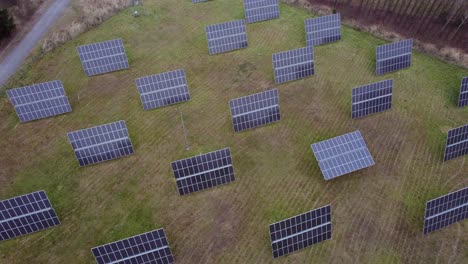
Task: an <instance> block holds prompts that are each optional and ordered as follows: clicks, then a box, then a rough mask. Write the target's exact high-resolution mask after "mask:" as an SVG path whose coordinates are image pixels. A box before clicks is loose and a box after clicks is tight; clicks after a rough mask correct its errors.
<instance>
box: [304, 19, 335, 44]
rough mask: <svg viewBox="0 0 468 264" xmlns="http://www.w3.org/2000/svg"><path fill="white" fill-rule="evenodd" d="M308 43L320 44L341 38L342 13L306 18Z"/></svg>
mask: <svg viewBox="0 0 468 264" xmlns="http://www.w3.org/2000/svg"><path fill="white" fill-rule="evenodd" d="M304 23H305V30H306V43H307V46H318V45H322V44H327V43H330V42H335V41H338V40H341V15H340V14H332V15H328V16H322V17H316V18H310V19H306V20H305V21H304Z"/></svg>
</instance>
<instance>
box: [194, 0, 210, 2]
mask: <svg viewBox="0 0 468 264" xmlns="http://www.w3.org/2000/svg"><path fill="white" fill-rule="evenodd" d="M208 1H209V0H192V3H201V2H208Z"/></svg>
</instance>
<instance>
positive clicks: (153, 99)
mask: <svg viewBox="0 0 468 264" xmlns="http://www.w3.org/2000/svg"><path fill="white" fill-rule="evenodd" d="M136 85H137V88H138V92H139V93H140V100H141V103H142V104H143V108H144V109H145V110H150V109H154V108H158V107H163V106H166V105H172V104H176V103H180V102H184V101H189V100H190V93H189V89H188V86H187V78H186V76H185V71H184V70H182V69H180V70H175V71H170V72H165V73H161V74H156V75H151V76H146V77H143V78H139V79H137V80H136Z"/></svg>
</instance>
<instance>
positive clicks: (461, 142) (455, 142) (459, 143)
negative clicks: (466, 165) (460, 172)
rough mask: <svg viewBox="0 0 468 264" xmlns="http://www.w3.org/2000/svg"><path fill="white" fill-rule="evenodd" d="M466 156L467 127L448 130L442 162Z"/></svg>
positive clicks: (467, 144) (467, 145)
mask: <svg viewBox="0 0 468 264" xmlns="http://www.w3.org/2000/svg"><path fill="white" fill-rule="evenodd" d="M466 154H468V125H464V126H461V127H458V128H455V129H452V130H449V132H448V136H447V144H446V147H445V154H444V161H447V160H451V159H455V158H458V157H460V156H463V155H466Z"/></svg>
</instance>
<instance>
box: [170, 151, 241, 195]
mask: <svg viewBox="0 0 468 264" xmlns="http://www.w3.org/2000/svg"><path fill="white" fill-rule="evenodd" d="M171 165H172V171H173V173H174V176H175V178H176V181H177V188H178V189H179V194H180V195H185V194H189V193H193V192H198V191H201V190H205V189H208V188H213V187H215V186H217V185H222V184H226V183H229V182H232V181H234V180H235V179H234V167H232V158H231V150H230V149H229V148H225V149H221V150H217V151H213V152H210V153H206V154H201V155H198V156H195V157H191V158H188V159H182V160H178V161H174V162H172V163H171Z"/></svg>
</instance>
